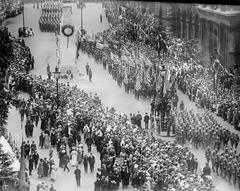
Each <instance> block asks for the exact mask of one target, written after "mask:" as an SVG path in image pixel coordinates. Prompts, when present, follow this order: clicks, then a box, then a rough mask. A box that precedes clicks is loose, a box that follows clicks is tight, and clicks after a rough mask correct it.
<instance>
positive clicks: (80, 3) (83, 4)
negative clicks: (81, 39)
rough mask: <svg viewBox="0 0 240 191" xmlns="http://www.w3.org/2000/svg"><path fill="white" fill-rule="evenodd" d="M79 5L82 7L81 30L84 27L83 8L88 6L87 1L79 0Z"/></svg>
mask: <svg viewBox="0 0 240 191" xmlns="http://www.w3.org/2000/svg"><path fill="white" fill-rule="evenodd" d="M78 2H79V5H78V7H79V8H80V9H81V30H82V29H83V8H85V7H86V5H85V3H84V2H83V1H82V0H79V1H78Z"/></svg>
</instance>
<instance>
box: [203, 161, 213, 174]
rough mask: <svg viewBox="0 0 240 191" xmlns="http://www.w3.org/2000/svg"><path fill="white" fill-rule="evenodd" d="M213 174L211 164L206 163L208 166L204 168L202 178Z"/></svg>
mask: <svg viewBox="0 0 240 191" xmlns="http://www.w3.org/2000/svg"><path fill="white" fill-rule="evenodd" d="M210 174H211V169H210V167H209V163H206V166H205V167H204V168H203V174H202V176H203V177H204V176H210Z"/></svg>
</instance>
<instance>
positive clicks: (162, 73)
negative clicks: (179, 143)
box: [159, 65, 167, 130]
mask: <svg viewBox="0 0 240 191" xmlns="http://www.w3.org/2000/svg"><path fill="white" fill-rule="evenodd" d="M159 72H160V75H161V78H162V87H161V96H160V98H161V112H160V123H161V128H162V130H164V117H165V114H164V113H165V111H164V110H165V108H164V107H165V100H164V85H165V76H166V73H167V70H166V69H165V66H164V65H163V66H162V68H161V69H160V70H159ZM159 128H160V127H159Z"/></svg>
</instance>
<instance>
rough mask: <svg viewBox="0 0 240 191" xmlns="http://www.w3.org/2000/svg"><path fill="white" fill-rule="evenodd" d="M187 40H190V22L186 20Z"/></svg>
mask: <svg viewBox="0 0 240 191" xmlns="http://www.w3.org/2000/svg"><path fill="white" fill-rule="evenodd" d="M186 38H187V40H189V20H188V18H186Z"/></svg>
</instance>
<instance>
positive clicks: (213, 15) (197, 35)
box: [128, 1, 240, 69]
mask: <svg viewBox="0 0 240 191" xmlns="http://www.w3.org/2000/svg"><path fill="white" fill-rule="evenodd" d="M128 6H130V7H135V8H136V7H144V8H148V9H149V11H150V12H151V13H153V14H154V15H155V17H158V18H160V20H161V24H162V27H163V28H165V30H167V32H168V33H173V34H174V35H175V36H177V37H178V38H181V39H186V40H190V39H196V40H198V41H199V48H200V50H201V53H202V54H203V56H204V57H205V60H207V61H208V62H210V60H211V59H210V58H211V56H212V55H213V53H214V51H216V50H217V52H218V55H219V59H220V62H221V64H222V66H224V67H226V68H227V69H233V68H234V67H240V6H225V5H199V4H179V3H162V2H141V1H139V2H136V1H134V2H132V3H128Z"/></svg>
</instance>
